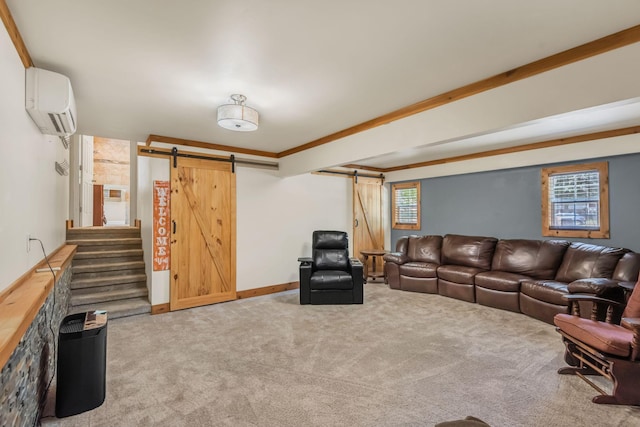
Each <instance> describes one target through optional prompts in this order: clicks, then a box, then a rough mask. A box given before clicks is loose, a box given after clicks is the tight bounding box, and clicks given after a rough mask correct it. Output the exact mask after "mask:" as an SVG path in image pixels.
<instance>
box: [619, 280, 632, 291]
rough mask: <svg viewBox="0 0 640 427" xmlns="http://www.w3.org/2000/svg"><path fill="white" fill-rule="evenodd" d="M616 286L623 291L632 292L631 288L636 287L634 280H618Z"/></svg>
mask: <svg viewBox="0 0 640 427" xmlns="http://www.w3.org/2000/svg"><path fill="white" fill-rule="evenodd" d="M618 286H620V287H621V288H622V289H624V291H625V292H629V293H631V292H633V288H635V287H636V282H618Z"/></svg>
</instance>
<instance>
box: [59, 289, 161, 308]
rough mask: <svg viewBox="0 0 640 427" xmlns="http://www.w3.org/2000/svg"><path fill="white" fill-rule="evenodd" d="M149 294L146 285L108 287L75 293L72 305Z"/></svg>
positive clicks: (72, 297) (72, 296)
mask: <svg viewBox="0 0 640 427" xmlns="http://www.w3.org/2000/svg"><path fill="white" fill-rule="evenodd" d="M147 295H149V292H148V290H147V287H146V286H137V287H133V288H124V289H123V288H122V287H116V288H106V289H105V290H104V291H100V292H97V291H96V292H89V293H84V294H78V293H73V294H72V295H71V306H72V307H76V306H78V305H86V304H97V303H102V302H109V301H117V300H122V299H128V298H137V297H146V296H147Z"/></svg>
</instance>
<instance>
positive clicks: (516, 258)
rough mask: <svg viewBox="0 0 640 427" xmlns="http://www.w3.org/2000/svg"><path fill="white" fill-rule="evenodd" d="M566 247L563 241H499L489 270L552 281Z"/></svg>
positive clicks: (567, 245)
mask: <svg viewBox="0 0 640 427" xmlns="http://www.w3.org/2000/svg"><path fill="white" fill-rule="evenodd" d="M568 247H569V242H567V241H564V240H527V239H511V240H499V241H498V243H497V244H496V250H495V253H494V255H493V259H492V261H491V270H498V271H506V272H509V273H517V274H523V275H525V276H529V277H532V278H535V279H553V278H554V277H555V275H556V271H557V270H558V267H559V266H560V264H561V263H562V257H563V255H564V253H565V252H566V250H567V248H568Z"/></svg>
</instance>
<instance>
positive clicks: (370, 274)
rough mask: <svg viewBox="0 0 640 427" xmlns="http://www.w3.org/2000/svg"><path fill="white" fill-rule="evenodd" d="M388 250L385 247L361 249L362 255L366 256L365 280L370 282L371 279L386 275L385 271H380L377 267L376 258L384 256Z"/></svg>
mask: <svg viewBox="0 0 640 427" xmlns="http://www.w3.org/2000/svg"><path fill="white" fill-rule="evenodd" d="M386 253H387V251H385V250H384V249H363V250H361V251H360V255H362V257H363V258H364V262H363V264H364V280H365V282H368V281H369V279H371V280H376V279H377V278H378V277H384V272H378V271H377V269H376V258H377V257H379V256H383V255H384V254H386ZM369 257H371V258H372V259H371V267H372V268H371V270H372V271H369V268H368V260H369Z"/></svg>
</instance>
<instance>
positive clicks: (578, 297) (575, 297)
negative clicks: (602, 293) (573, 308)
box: [563, 294, 623, 307]
mask: <svg viewBox="0 0 640 427" xmlns="http://www.w3.org/2000/svg"><path fill="white" fill-rule="evenodd" d="M563 298H564V299H566V300H567V301H569V302H572V301H591V302H595V303H599V304H609V305H614V306H617V307H620V306H622V305H623V304H622V303H620V302H618V301H614V300H612V299H607V298H601V297H597V296H595V295H591V294H569V295H564V296H563Z"/></svg>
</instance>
